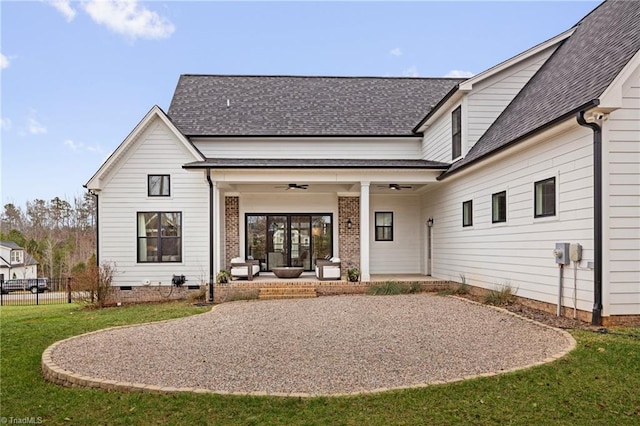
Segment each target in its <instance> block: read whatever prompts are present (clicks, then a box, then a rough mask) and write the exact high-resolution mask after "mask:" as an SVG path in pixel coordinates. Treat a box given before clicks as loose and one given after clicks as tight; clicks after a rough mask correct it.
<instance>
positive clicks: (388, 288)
mask: <svg viewBox="0 0 640 426" xmlns="http://www.w3.org/2000/svg"><path fill="white" fill-rule="evenodd" d="M421 291H422V286H421V285H420V283H402V282H393V281H387V282H383V283H377V284H372V285H371V286H370V287H369V288H368V289H367V294H368V295H371V296H390V295H394V294H413V293H420V292H421Z"/></svg>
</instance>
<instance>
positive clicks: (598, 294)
mask: <svg viewBox="0 0 640 426" xmlns="http://www.w3.org/2000/svg"><path fill="white" fill-rule="evenodd" d="M584 113H585V110H582V111H580V112H578V116H577V120H578V124H580V125H581V126H584V127H590V128H591V130H593V252H594V254H593V257H594V259H593V260H594V267H593V275H594V276H593V311H592V314H591V325H602V127H601V126H600V125H599V124H598V123H589V122H587V120H586V119H585V118H584Z"/></svg>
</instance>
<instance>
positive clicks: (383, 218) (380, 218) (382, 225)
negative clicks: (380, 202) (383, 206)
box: [376, 212, 393, 241]
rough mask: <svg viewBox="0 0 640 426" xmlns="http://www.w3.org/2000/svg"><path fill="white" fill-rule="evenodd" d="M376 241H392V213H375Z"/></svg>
mask: <svg viewBox="0 0 640 426" xmlns="http://www.w3.org/2000/svg"><path fill="white" fill-rule="evenodd" d="M376 241H393V212H376Z"/></svg>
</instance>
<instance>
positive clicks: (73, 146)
mask: <svg viewBox="0 0 640 426" xmlns="http://www.w3.org/2000/svg"><path fill="white" fill-rule="evenodd" d="M64 146H66V147H67V148H69V149H70V150H71V151H88V152H97V153H101V152H102V149H100V147H99V146H98V145H85V144H83V143H82V142H74V141H72V140H71V139H66V140H65V141H64Z"/></svg>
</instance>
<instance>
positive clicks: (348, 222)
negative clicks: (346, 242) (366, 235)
mask: <svg viewBox="0 0 640 426" xmlns="http://www.w3.org/2000/svg"><path fill="white" fill-rule="evenodd" d="M352 226H353V222H351V219H349V220H347V229H351V227H352Z"/></svg>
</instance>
